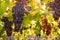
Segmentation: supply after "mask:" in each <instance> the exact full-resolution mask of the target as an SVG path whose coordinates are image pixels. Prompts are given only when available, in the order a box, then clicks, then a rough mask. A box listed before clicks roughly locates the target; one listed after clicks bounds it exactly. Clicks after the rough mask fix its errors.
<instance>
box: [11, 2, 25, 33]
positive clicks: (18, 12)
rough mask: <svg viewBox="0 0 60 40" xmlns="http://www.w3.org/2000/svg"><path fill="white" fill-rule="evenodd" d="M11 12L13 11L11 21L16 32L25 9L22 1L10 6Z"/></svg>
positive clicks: (19, 27)
mask: <svg viewBox="0 0 60 40" xmlns="http://www.w3.org/2000/svg"><path fill="white" fill-rule="evenodd" d="M12 12H13V22H14V25H15V28H14V31H15V32H18V31H19V30H20V29H21V24H22V21H23V17H24V13H25V9H24V6H23V5H22V3H21V2H17V3H16V5H15V6H14V7H13V8H12ZM21 32H22V31H21Z"/></svg>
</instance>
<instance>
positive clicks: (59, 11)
mask: <svg viewBox="0 0 60 40" xmlns="http://www.w3.org/2000/svg"><path fill="white" fill-rule="evenodd" d="M49 7H50V8H51V9H52V11H54V12H55V13H53V17H54V19H55V20H58V19H59V17H60V0H55V1H54V2H50V3H49Z"/></svg>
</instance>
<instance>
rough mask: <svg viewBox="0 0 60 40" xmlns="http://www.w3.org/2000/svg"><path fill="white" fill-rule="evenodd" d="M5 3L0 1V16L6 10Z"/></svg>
mask: <svg viewBox="0 0 60 40" xmlns="http://www.w3.org/2000/svg"><path fill="white" fill-rule="evenodd" d="M6 7H7V6H6V3H5V2H3V1H2V2H1V3H0V16H2V15H3V14H4V12H5V11H6Z"/></svg>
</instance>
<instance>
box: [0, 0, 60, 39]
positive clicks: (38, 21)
mask: <svg viewBox="0 0 60 40" xmlns="http://www.w3.org/2000/svg"><path fill="white" fill-rule="evenodd" d="M16 2H17V0H0V37H5V36H7V34H6V29H4V25H5V23H4V22H3V21H1V19H2V18H3V16H4V17H7V19H8V20H9V22H13V20H16V19H14V18H13V17H14V16H13V14H14V15H15V13H14V12H17V13H18V12H19V11H14V12H13V11H12V8H13V7H15V6H16V5H19V4H16ZM26 2H27V4H23V5H24V9H25V13H24V16H23V20H22V23H21V21H18V22H20V27H19V28H20V32H15V31H14V30H15V26H16V25H17V24H18V23H17V24H16V23H15V22H14V23H15V24H16V25H15V24H14V23H12V25H11V27H12V29H11V30H12V35H15V34H16V35H17V34H19V37H20V38H24V35H25V36H28V35H32V34H33V35H40V36H42V37H44V36H52V37H59V36H60V24H59V23H60V18H59V17H60V14H59V16H54V15H56V14H54V12H55V10H52V7H50V6H49V5H51V4H49V3H51V2H54V0H26ZM59 2H60V1H59ZM26 5H27V7H25V6H26ZM18 7H20V6H18ZM18 7H16V8H18ZM16 8H15V9H16ZM18 9H19V8H18ZM18 9H16V10H18ZM22 10H23V7H22ZM22 10H21V11H22ZM22 12H24V10H23V11H22ZM22 12H21V13H22ZM16 15H19V14H16ZM18 18H20V19H21V16H19V17H18ZM55 19H56V20H55ZM5 20H6V19H4V21H5ZM6 25H9V24H8V23H7V24H6ZM18 25H19V24H18ZM8 27H9V26H8ZM8 30H9V28H8ZM11 30H10V31H9V32H10V33H11ZM16 30H17V28H16ZM21 30H22V34H21Z"/></svg>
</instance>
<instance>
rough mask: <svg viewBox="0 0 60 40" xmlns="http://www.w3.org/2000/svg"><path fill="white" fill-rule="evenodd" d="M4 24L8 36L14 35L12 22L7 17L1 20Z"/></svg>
mask: <svg viewBox="0 0 60 40" xmlns="http://www.w3.org/2000/svg"><path fill="white" fill-rule="evenodd" d="M1 21H2V22H4V29H5V30H6V33H7V36H11V35H12V27H11V26H12V22H11V21H9V20H8V18H7V17H4V16H3V17H2V19H1Z"/></svg>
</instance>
